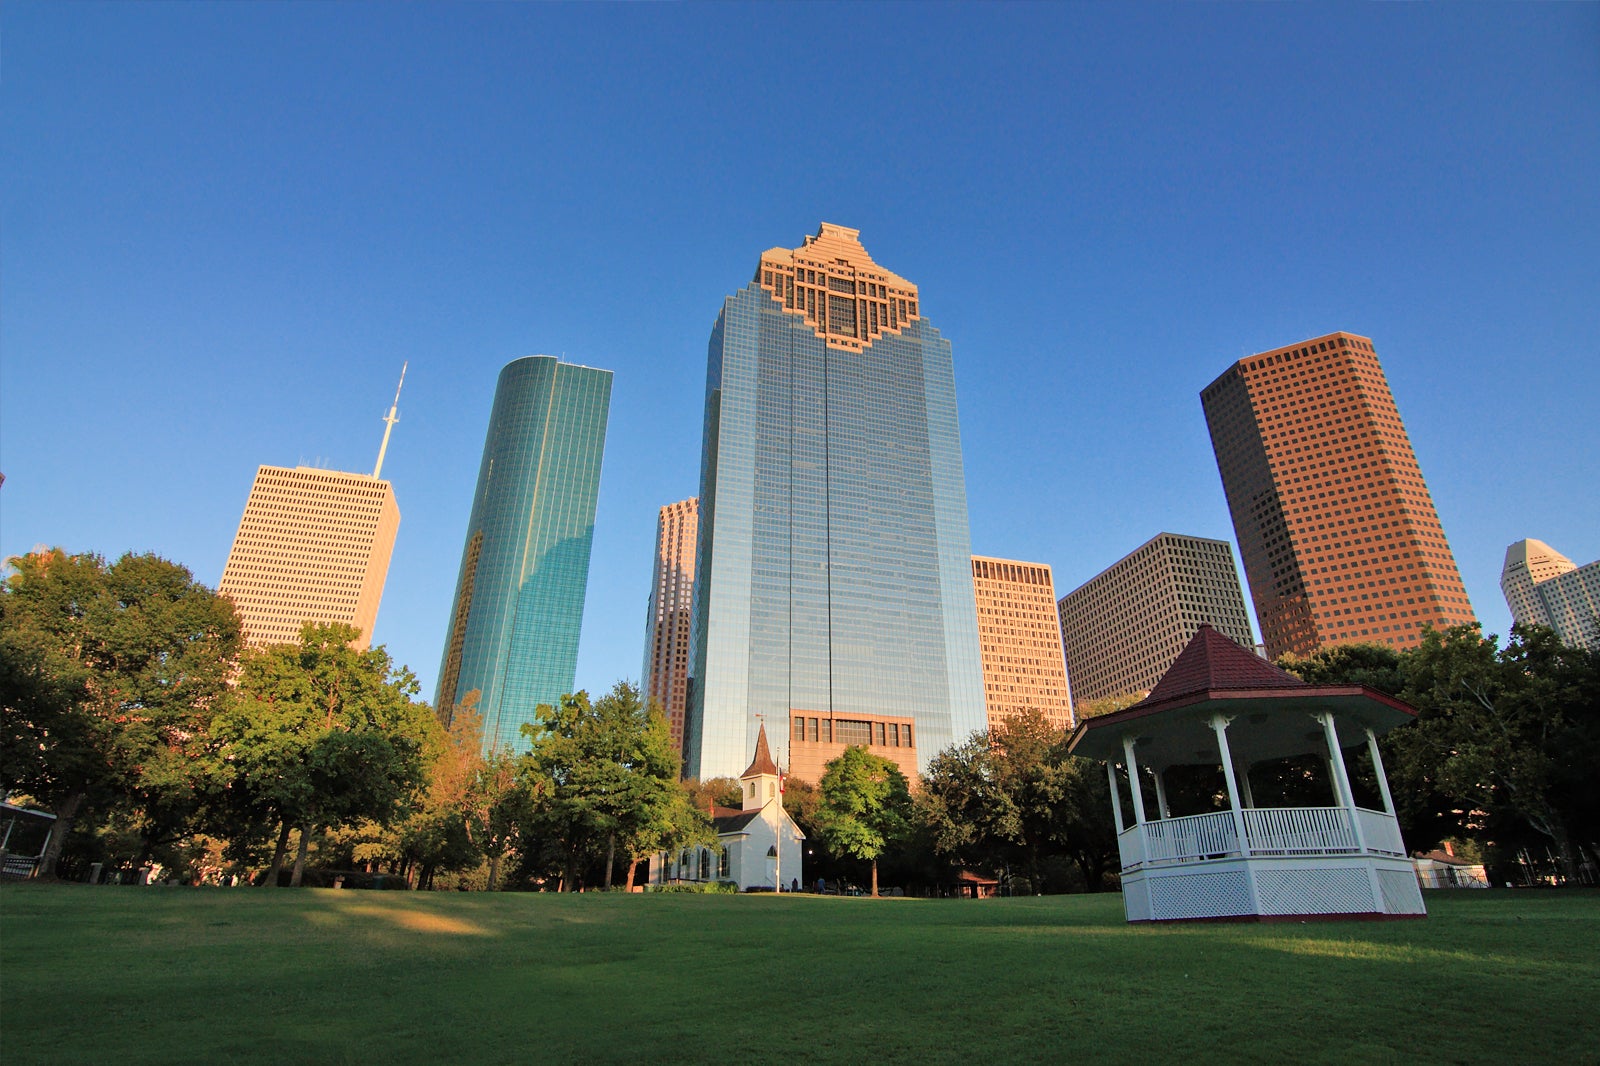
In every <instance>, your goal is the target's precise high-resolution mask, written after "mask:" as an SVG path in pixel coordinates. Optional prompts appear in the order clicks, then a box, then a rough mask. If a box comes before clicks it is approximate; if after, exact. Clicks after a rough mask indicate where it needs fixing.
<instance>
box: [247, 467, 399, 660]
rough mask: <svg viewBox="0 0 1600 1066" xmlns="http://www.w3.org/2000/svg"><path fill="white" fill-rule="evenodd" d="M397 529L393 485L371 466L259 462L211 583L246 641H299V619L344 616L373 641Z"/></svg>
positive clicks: (367, 642)
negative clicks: (235, 615)
mask: <svg viewBox="0 0 1600 1066" xmlns="http://www.w3.org/2000/svg"><path fill="white" fill-rule="evenodd" d="M399 529H400V507H399V505H398V504H397V503H396V502H395V498H394V488H393V486H391V485H390V484H389V482H387V481H383V480H381V479H379V478H378V477H375V476H374V475H371V474H351V473H346V472H344V471H341V470H322V469H319V468H317V467H310V466H295V467H288V466H262V467H259V468H258V469H257V470H256V477H255V482H254V483H253V484H252V485H251V486H250V496H249V498H248V499H247V500H246V501H245V505H244V516H243V517H242V518H241V519H240V520H239V531H238V532H237V533H236V534H235V535H234V538H233V547H232V548H231V549H230V550H229V552H228V561H227V562H226V563H225V564H224V565H223V568H222V580H221V581H219V582H217V591H218V592H220V593H222V594H223V595H225V596H227V597H229V598H230V599H232V600H233V603H234V606H235V607H237V608H238V609H239V618H240V621H241V622H243V624H244V636H245V643H246V644H247V645H248V646H250V647H253V648H259V647H265V646H267V645H270V644H296V643H299V641H300V629H301V627H302V626H303V625H304V624H305V623H306V622H322V623H327V622H342V623H344V624H346V625H352V626H355V627H356V628H357V629H359V630H360V631H361V638H360V640H359V641H357V643H356V646H357V647H361V648H366V647H369V646H371V644H372V629H373V626H374V625H376V624H377V620H378V604H379V601H380V600H382V598H383V584H384V580H385V579H386V578H387V577H388V574H389V558H390V556H391V555H392V554H393V552H394V540H395V534H396V533H397V532H399Z"/></svg>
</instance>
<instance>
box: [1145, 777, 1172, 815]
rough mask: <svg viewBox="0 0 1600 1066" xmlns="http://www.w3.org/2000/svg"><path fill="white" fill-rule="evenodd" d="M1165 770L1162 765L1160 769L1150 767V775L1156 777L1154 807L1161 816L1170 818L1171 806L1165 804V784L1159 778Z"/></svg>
mask: <svg viewBox="0 0 1600 1066" xmlns="http://www.w3.org/2000/svg"><path fill="white" fill-rule="evenodd" d="M1165 772H1166V770H1165V768H1164V767H1163V768H1162V769H1160V770H1158V769H1156V768H1155V767H1154V766H1152V767H1150V776H1151V777H1153V778H1155V779H1156V809H1157V811H1159V812H1160V814H1161V817H1163V818H1171V817H1172V808H1171V807H1168V806H1167V784H1166V782H1165V781H1163V780H1162V778H1161V775H1162V774H1163V773H1165Z"/></svg>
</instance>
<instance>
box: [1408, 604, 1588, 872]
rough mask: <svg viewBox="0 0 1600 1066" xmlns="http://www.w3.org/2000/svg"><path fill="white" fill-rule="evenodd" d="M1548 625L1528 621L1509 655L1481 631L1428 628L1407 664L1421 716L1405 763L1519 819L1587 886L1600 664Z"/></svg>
mask: <svg viewBox="0 0 1600 1066" xmlns="http://www.w3.org/2000/svg"><path fill="white" fill-rule="evenodd" d="M1597 659H1600V657H1597V656H1596V655H1595V654H1594V653H1593V652H1588V651H1584V650H1583V649H1580V648H1573V647H1568V646H1567V645H1564V644H1562V643H1561V642H1560V640H1559V639H1557V637H1556V635H1555V634H1554V633H1553V632H1551V631H1550V630H1548V629H1545V628H1543V627H1539V626H1533V627H1526V626H1516V627H1513V629H1512V631H1511V639H1510V641H1508V642H1507V644H1506V646H1505V648H1504V649H1498V648H1497V647H1496V645H1495V642H1494V640H1493V639H1489V638H1484V637H1483V636H1481V635H1480V633H1479V630H1478V627H1477V625H1476V624H1475V623H1474V624H1471V625H1458V626H1452V627H1451V628H1450V629H1448V630H1445V631H1444V632H1439V631H1437V630H1428V631H1427V632H1425V633H1424V634H1423V641H1422V644H1421V645H1419V646H1418V647H1416V648H1414V649H1412V650H1411V651H1409V652H1407V653H1406V655H1405V657H1404V660H1403V666H1404V672H1405V677H1406V688H1405V698H1406V699H1407V700H1408V701H1409V702H1410V703H1411V704H1412V705H1413V706H1414V707H1416V708H1417V710H1418V712H1419V716H1418V720H1417V722H1416V724H1415V725H1414V726H1413V727H1411V728H1410V729H1407V730H1404V731H1401V732H1402V735H1401V737H1399V738H1398V739H1399V742H1400V747H1401V752H1402V757H1403V759H1404V760H1405V761H1406V762H1407V763H1408V764H1410V765H1427V766H1430V767H1432V768H1433V772H1434V773H1435V774H1436V776H1437V780H1438V783H1439V787H1440V789H1441V790H1442V791H1444V792H1445V793H1446V794H1448V795H1450V796H1453V797H1455V798H1456V799H1457V800H1458V801H1459V802H1461V803H1462V804H1463V805H1465V806H1467V807H1469V808H1477V809H1480V810H1483V811H1485V812H1488V813H1489V814H1490V815H1492V816H1493V815H1499V816H1502V817H1503V816H1511V817H1514V818H1515V819H1516V820H1518V821H1520V822H1522V823H1524V824H1525V825H1526V826H1528V827H1529V828H1530V829H1532V830H1533V831H1534V832H1535V833H1537V834H1539V835H1540V836H1541V837H1543V838H1544V839H1546V840H1547V841H1549V843H1550V844H1551V846H1552V847H1554V849H1555V851H1556V854H1557V856H1558V858H1559V861H1560V863H1561V866H1562V869H1563V871H1564V872H1565V875H1566V877H1567V879H1568V881H1569V882H1572V883H1576V881H1577V854H1576V849H1575V846H1574V843H1575V842H1574V833H1575V832H1579V833H1583V834H1585V835H1588V834H1592V833H1593V832H1594V831H1595V823H1594V816H1595V812H1596V811H1597V809H1600V786H1597V785H1596V783H1595V779H1594V771H1593V768H1594V766H1595V765H1596V760H1597V757H1600V661H1597Z"/></svg>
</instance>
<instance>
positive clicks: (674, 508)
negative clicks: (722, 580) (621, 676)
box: [640, 497, 700, 751]
mask: <svg viewBox="0 0 1600 1066" xmlns="http://www.w3.org/2000/svg"><path fill="white" fill-rule="evenodd" d="M699 535H700V501H699V500H697V499H694V498H692V497H691V498H690V499H687V500H679V501H678V502H677V503H669V504H667V505H666V506H665V507H663V508H661V511H660V513H659V514H658V515H657V516H656V562H655V573H654V575H653V577H652V579H651V582H650V602H649V606H648V608H647V610H646V617H645V649H644V672H643V673H642V674H641V675H640V676H641V677H642V678H643V681H642V682H641V685H640V687H641V688H642V689H643V691H644V696H645V698H646V699H653V700H655V701H656V703H658V704H660V706H661V713H662V714H664V715H666V718H667V726H668V727H669V728H670V729H671V730H672V744H673V747H675V748H677V749H678V750H679V751H682V750H683V710H684V705H685V703H686V702H687V700H688V698H689V617H690V613H691V610H692V608H693V605H694V553H695V545H696V542H697V540H698V539H699Z"/></svg>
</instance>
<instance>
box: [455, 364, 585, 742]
mask: <svg viewBox="0 0 1600 1066" xmlns="http://www.w3.org/2000/svg"><path fill="white" fill-rule="evenodd" d="M610 404H611V372H610V371H609V370H593V369H590V368H589V367H583V366H572V365H570V364H567V363H561V362H557V361H556V360H555V359H554V358H552V357H550V356H547V355H536V356H530V357H528V358H526V359H517V360H515V361H513V362H511V363H508V364H506V366H505V369H503V370H501V371H500V380H499V382H498V384H496V386H495V393H494V408H493V410H492V412H491V413H490V415H489V433H488V436H487V438H486V439H485V440H484V443H483V463H482V465H481V466H480V467H479V468H478V487H477V492H476V494H475V495H474V496H473V499H472V518H471V521H470V522H469V523H468V525H467V543H466V548H465V550H464V551H463V552H462V556H461V575H460V577H459V578H458V579H457V581H456V595H455V600H454V605H455V606H454V610H453V611H452V612H451V617H450V630H449V636H448V638H447V641H446V644H445V652H444V662H443V664H442V665H441V666H440V668H439V691H438V694H437V699H436V700H435V704H434V706H435V707H436V708H437V711H438V714H439V716H440V718H441V720H443V721H444V722H445V723H446V724H447V725H448V724H449V722H450V718H451V716H452V715H453V713H454V710H455V706H456V704H457V701H459V700H461V699H462V698H464V697H465V696H466V695H467V693H469V692H472V691H473V690H477V692H478V694H479V698H478V712H479V714H481V715H482V716H483V741H484V746H485V748H486V749H487V748H490V747H495V746H498V747H501V748H517V747H525V746H526V745H525V743H524V741H523V739H522V736H521V728H522V724H523V723H524V722H531V721H532V720H533V712H534V709H535V708H537V707H538V706H539V705H540V704H541V703H548V704H552V705H554V704H555V703H556V701H558V700H559V699H560V698H561V697H562V696H563V695H565V694H567V693H569V692H571V691H572V687H573V681H574V679H575V676H576V672H577V662H578V633H579V629H580V628H581V626H582V624H583V600H584V592H585V590H586V588H587V586H588V582H589V547H590V542H591V541H592V539H593V537H594V512H595V502H596V499H597V497H598V496H599V492H600V461H601V458H602V456H603V455H604V453H605V443H606V416H607V413H608V411H609V408H610Z"/></svg>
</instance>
